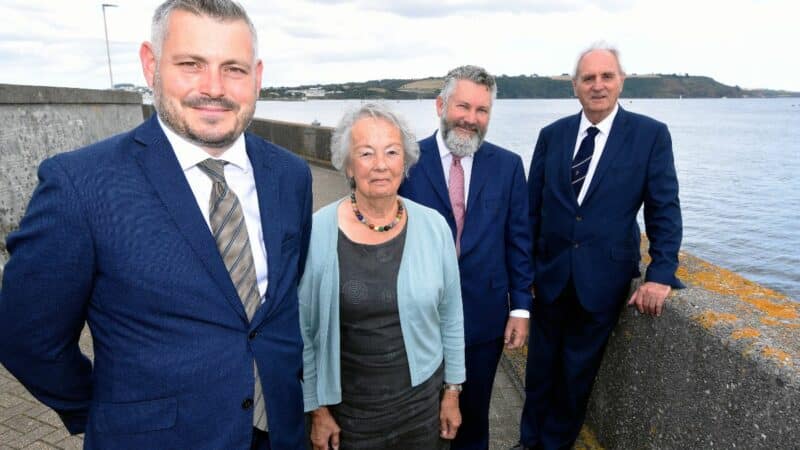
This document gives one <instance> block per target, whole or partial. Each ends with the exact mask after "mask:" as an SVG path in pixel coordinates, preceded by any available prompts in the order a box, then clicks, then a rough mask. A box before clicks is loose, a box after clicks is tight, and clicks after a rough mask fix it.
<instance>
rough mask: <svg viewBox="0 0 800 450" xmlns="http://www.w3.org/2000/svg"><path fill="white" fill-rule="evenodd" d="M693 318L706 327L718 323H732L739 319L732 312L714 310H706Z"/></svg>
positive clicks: (708, 327) (709, 327)
mask: <svg viewBox="0 0 800 450" xmlns="http://www.w3.org/2000/svg"><path fill="white" fill-rule="evenodd" d="M695 320H697V321H698V322H700V325H702V326H703V327H705V328H706V329H711V328H712V327H713V326H715V325H717V324H718V323H721V322H722V323H733V322H736V321H737V320H739V318H738V317H736V316H734V315H733V314H726V313H718V312H716V311H711V310H708V311H706V312H704V313H702V314H700V315H698V316H695Z"/></svg>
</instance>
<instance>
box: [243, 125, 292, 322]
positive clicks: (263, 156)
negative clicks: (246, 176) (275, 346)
mask: <svg viewBox="0 0 800 450" xmlns="http://www.w3.org/2000/svg"><path fill="white" fill-rule="evenodd" d="M245 141H246V144H247V156H248V157H249V158H250V164H251V165H252V166H253V178H254V180H255V184H256V192H257V194H258V210H259V214H260V215H261V234H262V236H263V237H264V247H265V248H266V251H267V279H268V282H267V292H266V296H265V298H266V300H265V302H264V304H262V305H261V306H260V307H259V308H258V310H257V311H256V314H255V316H253V326H257V325H258V323H260V322H261V321H262V320H264V318H265V317H267V316H268V315H269V313H270V311H272V310H273V309H274V308H275V306H276V305H275V303H276V300H277V298H278V297H277V296H276V295H275V289H277V287H278V280H279V279H280V277H281V273H280V272H281V269H282V266H281V260H282V258H283V256H282V255H281V236H282V234H283V233H282V230H281V228H280V227H281V221H280V220H279V215H280V202H279V199H280V192H279V185H280V173H278V172H279V171H278V170H276V168H275V163H274V160H275V158H270V153H271V152H272V149H270V148H269V147H267V146H266V145H264V143H263V142H260V141H259V139H255V138H254V137H253V136H251V135H249V134H245Z"/></svg>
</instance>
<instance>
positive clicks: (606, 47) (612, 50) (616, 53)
mask: <svg viewBox="0 0 800 450" xmlns="http://www.w3.org/2000/svg"><path fill="white" fill-rule="evenodd" d="M596 50H602V51H606V52H608V53H611V54H612V55H614V59H616V60H617V69H618V70H619V74H620V76H623V77H624V76H625V71H624V70H622V62H621V61H620V59H619V50H617V48H616V47H614V46H612V45H609V44H607V43H605V42H603V41H599V42H595V43H593V44H592V45H590V46H589V47H587V48H586V49H585V50H584V51H582V52H581V54H580V55H578V60H577V61H575V70H574V71H572V80H573V81H575V80H577V79H578V69H579V68H580V66H581V61H582V60H583V57H584V56H586V55H588V54H589V53H591V52H593V51H596Z"/></svg>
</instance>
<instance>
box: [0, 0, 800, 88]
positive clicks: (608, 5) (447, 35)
mask: <svg viewBox="0 0 800 450" xmlns="http://www.w3.org/2000/svg"><path fill="white" fill-rule="evenodd" d="M106 1H109V2H111V3H115V4H117V5H118V7H116V8H107V9H106V15H107V20H108V37H109V40H110V43H111V63H112V68H113V73H114V82H115V83H133V84H137V85H144V84H145V81H144V77H143V76H142V73H141V68H140V63H139V57H138V49H139V46H140V44H141V42H142V41H143V40H147V39H149V34H150V18H151V16H152V13H153V10H154V9H155V7H156V6H157V5H158V4H159V3H160V0H106ZM241 3H242V4H243V5H244V6H245V8H246V9H247V10H248V12H249V14H250V15H251V18H252V19H253V22H254V23H255V26H256V29H257V30H258V38H259V53H260V57H261V58H262V59H263V60H264V80H263V85H264V86H265V87H267V86H293V85H300V84H317V83H319V84H324V83H334V82H344V81H366V80H372V79H380V78H422V77H426V76H442V75H444V74H445V73H446V72H447V71H448V70H449V69H450V68H452V67H454V66H457V65H461V64H477V65H482V66H484V67H486V68H487V69H488V70H489V71H490V72H492V73H494V74H496V75H500V74H507V75H519V74H534V73H535V74H538V75H559V74H562V73H565V72H571V71H572V68H573V66H574V64H575V58H576V56H577V54H578V53H579V52H580V50H582V49H583V48H585V47H587V46H588V45H589V44H591V43H592V42H595V41H601V40H602V41H605V42H607V43H610V44H612V45H615V46H617V47H618V48H619V49H620V51H621V53H622V62H623V65H624V67H625V70H626V71H627V72H628V73H639V74H644V73H681V74H682V73H689V74H691V75H708V76H711V77H713V78H714V79H716V80H717V81H720V82H722V83H725V84H729V85H739V86H741V87H744V88H771V89H786V90H793V91H800V76H798V73H799V72H800V70H798V69H799V68H800V63H798V58H797V55H796V53H797V51H796V48H795V47H796V46H797V44H798V43H800V25H798V21H797V17H798V14H797V12H796V11H797V9H798V8H797V7H796V6H795V4H796V2H795V1H794V0H729V1H718V0H671V1H663V0H600V1H584V0H558V1H556V0H316V1H314V0H283V1H254V0H251V1H248V0H244V1H242V2H241ZM101 4H102V2H100V1H89V0H71V1H65V0H0V17H2V24H3V25H2V27H0V83H11V84H32V85H49V86H69V87H86V88H106V87H108V85H109V80H108V68H107V67H108V66H107V63H106V48H105V40H104V35H103V15H102V10H101Z"/></svg>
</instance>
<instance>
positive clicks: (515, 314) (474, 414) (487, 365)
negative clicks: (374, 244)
mask: <svg viewBox="0 0 800 450" xmlns="http://www.w3.org/2000/svg"><path fill="white" fill-rule="evenodd" d="M496 95H497V85H496V84H495V80H494V77H492V76H491V75H490V74H489V73H487V72H486V70H484V69H483V68H480V67H476V66H462V67H457V68H455V69H453V70H451V71H450V73H448V74H447V76H446V77H445V80H444V85H443V87H442V91H441V94H440V95H439V96H438V97H437V98H436V111H437V113H438V115H439V118H440V123H439V131H438V132H436V133H434V134H433V135H432V136H430V137H428V138H427V139H424V140H422V141H420V143H419V144H420V159H419V162H418V163H417V164H416V165H415V166H413V167H412V169H411V171H410V173H409V175H408V178H407V179H406V180H405V181H404V182H403V184H402V185H401V187H400V195H402V196H404V197H407V198H409V199H411V200H414V201H416V202H419V203H422V204H424V205H426V206H429V207H431V208H433V209H436V210H437V211H439V213H440V214H442V215H443V216H444V217H445V219H447V223H448V224H449V225H450V228H451V231H452V232H453V238H454V239H455V243H456V252H457V253H458V256H459V259H458V262H459V269H460V272H461V292H462V298H463V303H464V338H465V341H466V342H465V343H466V349H465V356H466V368H467V381H466V382H465V383H464V385H463V391H462V393H461V398H460V399H459V403H460V407H461V414H462V419H463V422H462V424H461V427H460V428H459V430H458V434H457V435H456V438H455V440H454V441H453V443H452V445H451V448H452V449H482V450H485V449H488V448H489V402H490V400H491V394H492V385H493V383H494V376H495V372H496V371H497V364H498V362H499V361H500V356H501V353H502V351H503V345H504V344H505V346H506V347H507V348H517V347H520V346H521V345H523V344H524V343H525V339H526V337H527V335H528V317H529V310H530V307H531V301H532V299H531V293H530V286H531V283H532V281H533V280H532V272H531V261H530V250H531V238H530V226H529V224H528V198H527V196H526V194H525V192H526V190H525V172H524V169H523V166H522V159H521V158H520V157H519V155H517V154H515V153H512V152H510V151H508V150H505V149H503V148H500V147H498V146H496V145H493V144H490V143H489V142H484V140H483V138H484V136H485V135H486V131H487V129H488V126H489V118H490V115H491V110H492V103H493V101H494V99H495V97H496ZM445 388H446V389H456V390H457V389H462V387H460V386H446V387H445Z"/></svg>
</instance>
